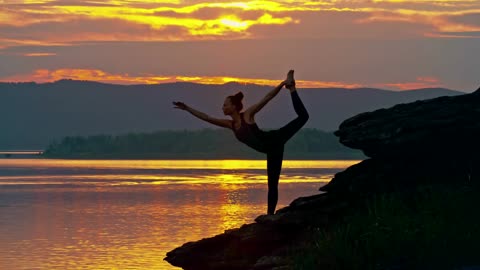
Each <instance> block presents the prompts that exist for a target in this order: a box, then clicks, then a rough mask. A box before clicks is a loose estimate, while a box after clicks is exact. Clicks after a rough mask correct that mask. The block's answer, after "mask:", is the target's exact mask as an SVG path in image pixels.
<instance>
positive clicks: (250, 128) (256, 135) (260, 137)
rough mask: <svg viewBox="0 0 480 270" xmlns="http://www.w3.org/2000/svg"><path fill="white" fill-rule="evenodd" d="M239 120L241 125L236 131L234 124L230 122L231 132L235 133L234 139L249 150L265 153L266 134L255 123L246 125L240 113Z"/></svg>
mask: <svg viewBox="0 0 480 270" xmlns="http://www.w3.org/2000/svg"><path fill="white" fill-rule="evenodd" d="M240 119H241V125H240V128H239V129H238V130H236V129H235V126H234V122H233V121H232V130H233V132H234V133H235V137H237V139H238V140H239V141H241V142H242V143H244V144H246V145H248V146H250V147H251V148H253V149H255V150H257V151H259V152H262V153H266V151H267V144H268V142H267V140H266V139H267V138H266V132H265V131H263V130H261V129H259V128H258V126H257V124H256V123H254V124H248V123H247V122H245V119H244V114H243V113H240Z"/></svg>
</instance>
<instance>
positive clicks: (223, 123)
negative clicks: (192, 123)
mask: <svg viewBox="0 0 480 270" xmlns="http://www.w3.org/2000/svg"><path fill="white" fill-rule="evenodd" d="M173 105H175V107H174V108H175V109H180V110H184V111H187V112H189V113H191V114H192V115H194V116H195V117H197V118H198V119H201V120H203V121H205V122H208V123H210V124H213V125H216V126H219V127H224V128H232V121H231V120H228V119H218V118H214V117H210V116H209V115H208V114H206V113H203V112H200V111H197V110H195V109H194V108H192V107H190V106H187V105H186V104H185V103H183V102H178V101H174V102H173Z"/></svg>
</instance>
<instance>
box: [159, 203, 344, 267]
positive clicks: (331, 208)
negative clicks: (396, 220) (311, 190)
mask: <svg viewBox="0 0 480 270" xmlns="http://www.w3.org/2000/svg"><path fill="white" fill-rule="evenodd" d="M347 207H348V203H347V202H339V201H338V200H336V199H334V197H333V196H328V195H327V194H319V195H316V196H311V197H305V198H298V199H296V200H295V201H293V202H292V203H291V204H290V205H289V206H288V207H285V208H283V209H280V210H278V211H277V213H276V214H275V215H270V216H267V215H265V216H260V217H258V218H257V219H256V222H255V223H253V224H248V225H243V226H242V227H240V228H239V229H232V230H228V231H225V233H223V234H220V235H217V236H214V237H211V238H206V239H202V240H200V241H197V242H190V243H186V244H184V245H183V246H181V247H179V248H177V249H175V250H173V251H170V252H169V253H167V257H166V258H165V260H166V261H168V262H169V263H170V264H172V265H175V266H179V267H182V268H183V269H186V270H189V269H196V270H198V269H212V270H220V269H225V270H226V269H238V270H249V269H252V270H253V269H255V270H262V269H277V270H281V269H285V270H286V269H290V266H289V265H290V262H289V261H288V259H286V256H285V255H286V254H287V253H288V252H291V250H292V249H294V248H295V247H296V246H297V245H298V244H299V243H302V242H304V241H305V240H306V239H308V237H310V235H311V232H312V230H315V229H316V228H318V227H325V226H329V224H333V223H332V221H333V220H335V219H336V218H338V217H339V216H340V215H341V213H342V210H345V209H347Z"/></svg>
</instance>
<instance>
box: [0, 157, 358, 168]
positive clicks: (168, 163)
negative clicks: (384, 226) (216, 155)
mask: <svg viewBox="0 0 480 270" xmlns="http://www.w3.org/2000/svg"><path fill="white" fill-rule="evenodd" d="M358 162H359V160H284V161H283V168H284V169H295V168H301V169H308V168H317V169H319V168H332V169H335V168H346V167H348V166H351V165H353V164H355V163H358ZM0 166H2V167H3V166H8V167H25V166H35V167H46V168H97V169H100V168H108V169H132V168H135V169H220V170H221V169H224V170H231V169H239V170H241V169H266V167H267V162H266V160H66V159H2V160H1V162H0Z"/></svg>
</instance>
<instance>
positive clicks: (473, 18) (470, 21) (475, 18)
mask: <svg viewBox="0 0 480 270" xmlns="http://www.w3.org/2000/svg"><path fill="white" fill-rule="evenodd" d="M448 18H449V20H451V21H452V22H456V23H463V24H467V25H475V26H478V27H480V13H468V14H463V15H457V16H449V17H448Z"/></svg>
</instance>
